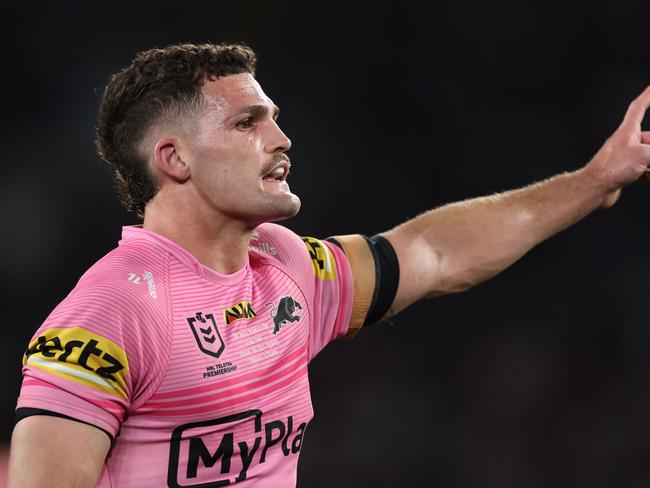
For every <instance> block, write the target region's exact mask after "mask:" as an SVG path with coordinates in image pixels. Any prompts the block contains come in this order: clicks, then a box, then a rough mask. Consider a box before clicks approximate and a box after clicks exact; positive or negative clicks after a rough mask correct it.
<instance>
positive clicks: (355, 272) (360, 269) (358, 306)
mask: <svg viewBox="0 0 650 488" xmlns="http://www.w3.org/2000/svg"><path fill="white" fill-rule="evenodd" d="M333 239H335V240H336V241H337V242H338V243H339V244H341V247H342V248H343V252H345V255H346V256H347V258H348V261H349V263H350V269H351V270H352V280H353V281H354V302H353V304H352V315H351V317H350V325H349V326H348V333H347V335H346V337H353V336H354V335H355V334H356V333H357V332H359V330H360V329H361V327H362V326H363V323H364V322H365V320H366V316H367V315H368V310H369V309H370V305H371V304H372V295H373V294H374V292H375V286H376V281H377V277H376V274H375V260H374V258H373V256H372V251H371V250H370V247H368V242H367V241H366V239H365V238H364V237H363V236H361V235H359V234H352V235H346V236H333Z"/></svg>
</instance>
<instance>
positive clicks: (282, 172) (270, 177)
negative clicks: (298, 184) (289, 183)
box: [263, 160, 290, 181]
mask: <svg viewBox="0 0 650 488" xmlns="http://www.w3.org/2000/svg"><path fill="white" fill-rule="evenodd" d="M289 167H290V163H289V161H286V160H282V161H280V163H279V164H277V165H276V166H274V167H273V169H271V171H269V172H268V173H266V174H265V175H264V177H263V179H264V180H267V181H285V180H286V179H287V176H289Z"/></svg>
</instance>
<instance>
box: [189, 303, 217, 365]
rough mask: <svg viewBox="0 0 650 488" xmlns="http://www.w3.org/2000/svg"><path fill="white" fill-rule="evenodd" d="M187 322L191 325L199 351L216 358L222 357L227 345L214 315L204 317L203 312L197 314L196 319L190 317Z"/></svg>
mask: <svg viewBox="0 0 650 488" xmlns="http://www.w3.org/2000/svg"><path fill="white" fill-rule="evenodd" d="M187 322H188V323H189V324H190V327H191V329H192V333H193V334H194V338H195V339H196V343H197V344H198V345H199V349H201V351H203V352H204V353H205V354H207V355H209V356H213V357H215V358H218V357H219V356H221V353H222V352H223V350H224V349H225V348H226V345H225V344H224V342H223V339H222V338H221V334H220V333H219V329H218V328H217V322H216V321H215V320H214V315H212V314H211V313H208V314H206V315H203V313H202V312H197V313H196V315H195V316H194V317H188V318H187Z"/></svg>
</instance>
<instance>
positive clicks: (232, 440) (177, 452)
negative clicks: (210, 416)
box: [167, 410, 307, 488]
mask: <svg viewBox="0 0 650 488" xmlns="http://www.w3.org/2000/svg"><path fill="white" fill-rule="evenodd" d="M262 417H263V412H262V411H261V410H247V411H245V412H240V413H236V414H233V415H228V416H226V417H220V418H218V419H214V420H206V421H202V422H193V423H189V424H184V425H181V426H179V427H177V428H176V429H174V432H173V433H172V437H171V440H170V449H169V464H168V468H167V485H168V486H170V487H171V488H181V487H188V486H194V487H216V486H226V485H229V484H231V483H237V482H240V481H244V480H245V479H246V476H247V475H248V470H249V469H250V467H251V466H253V465H257V464H264V463H265V462H266V460H267V455H268V452H269V450H271V449H273V450H277V449H279V450H280V451H281V452H282V455H283V456H289V455H295V454H297V453H298V452H299V451H300V448H301V445H302V439H303V436H304V433H305V428H306V427H307V423H306V422H303V423H301V424H300V425H298V426H297V428H296V430H295V431H294V422H293V416H289V417H288V418H287V419H286V420H282V419H278V420H272V421H270V422H264V421H263V419H262ZM245 422H252V423H253V429H254V432H253V433H252V436H251V437H253V436H254V437H253V438H252V439H251V438H248V439H246V438H241V439H240V438H238V437H236V432H235V431H234V427H235V426H237V427H238V430H239V431H240V432H241V427H242V426H243V424H244V423H245ZM228 424H232V427H231V428H228ZM185 461H186V462H187V465H186V466H182V463H183V462H185Z"/></svg>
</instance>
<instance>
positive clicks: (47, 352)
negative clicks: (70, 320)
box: [23, 327, 129, 398]
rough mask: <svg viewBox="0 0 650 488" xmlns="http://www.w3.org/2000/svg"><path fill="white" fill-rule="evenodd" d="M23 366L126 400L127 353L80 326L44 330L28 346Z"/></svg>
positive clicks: (113, 343) (111, 342)
mask: <svg viewBox="0 0 650 488" xmlns="http://www.w3.org/2000/svg"><path fill="white" fill-rule="evenodd" d="M23 365H29V366H32V367H34V368H38V369H40V370H43V371H46V372H47V373H50V374H54V375H56V376H60V377H61V378H65V379H67V380H70V381H74V382H76V383H81V384H82V385H85V386H88V387H90V388H95V389H98V390H102V391H106V392H108V393H112V394H114V395H117V396H120V397H122V398H126V381H125V376H126V374H127V373H128V371H129V363H128V361H127V358H126V352H125V351H124V349H122V348H121V347H120V346H118V345H117V344H116V343H115V342H113V341H111V340H110V339H107V338H106V337H102V336H100V335H98V334H95V333H93V332H90V331H88V330H86V329H83V328H81V327H69V328H51V329H47V330H46V331H44V332H43V333H42V334H41V335H39V336H38V337H36V338H35V339H34V340H33V341H32V342H31V343H30V344H29V347H28V348H27V350H26V351H25V355H24V356H23Z"/></svg>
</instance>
